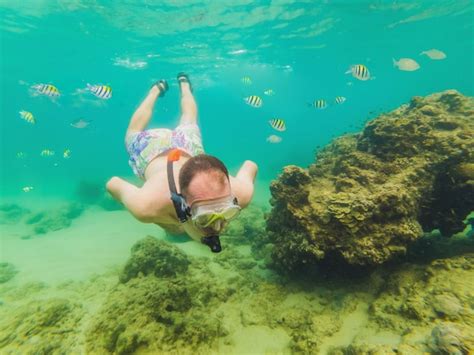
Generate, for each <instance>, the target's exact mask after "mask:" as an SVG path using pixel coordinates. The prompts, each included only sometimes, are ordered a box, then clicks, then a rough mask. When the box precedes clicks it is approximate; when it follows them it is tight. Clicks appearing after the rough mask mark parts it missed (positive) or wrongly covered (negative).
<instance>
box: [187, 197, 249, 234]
mask: <svg viewBox="0 0 474 355" xmlns="http://www.w3.org/2000/svg"><path fill="white" fill-rule="evenodd" d="M240 209H241V208H240V206H239V204H238V201H237V198H236V197H233V196H228V197H225V198H221V199H218V200H213V201H200V202H199V201H198V202H194V203H193V204H192V206H191V219H192V221H193V223H194V224H195V225H196V226H198V227H200V228H208V227H212V226H213V225H214V224H215V223H217V222H228V221H230V220H231V219H234V218H235V217H237V216H238V215H239V213H240ZM217 224H220V223H217Z"/></svg>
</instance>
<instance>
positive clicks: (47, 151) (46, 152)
mask: <svg viewBox="0 0 474 355" xmlns="http://www.w3.org/2000/svg"><path fill="white" fill-rule="evenodd" d="M53 155H54V150H50V149H43V150H42V151H41V156H42V157H51V156H53Z"/></svg>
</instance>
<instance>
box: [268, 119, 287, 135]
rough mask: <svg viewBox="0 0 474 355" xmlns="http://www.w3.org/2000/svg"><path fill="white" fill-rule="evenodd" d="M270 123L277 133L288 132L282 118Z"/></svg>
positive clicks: (272, 120)
mask: <svg viewBox="0 0 474 355" xmlns="http://www.w3.org/2000/svg"><path fill="white" fill-rule="evenodd" d="M268 123H270V126H272V127H273V128H274V129H276V130H277V131H280V132H283V131H286V124H285V121H284V120H282V119H281V118H273V119H271V120H270V121H268Z"/></svg>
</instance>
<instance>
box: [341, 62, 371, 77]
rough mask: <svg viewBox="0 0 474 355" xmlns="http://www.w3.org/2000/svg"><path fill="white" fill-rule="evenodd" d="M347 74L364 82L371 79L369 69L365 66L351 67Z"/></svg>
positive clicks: (356, 65)
mask: <svg viewBox="0 0 474 355" xmlns="http://www.w3.org/2000/svg"><path fill="white" fill-rule="evenodd" d="M346 74H352V76H353V77H354V78H356V79H359V80H362V81H365V80H369V79H370V72H369V69H368V68H367V67H366V66H365V65H364V64H355V65H351V67H350V68H349V70H348V71H346Z"/></svg>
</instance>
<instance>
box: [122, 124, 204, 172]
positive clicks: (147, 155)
mask: <svg viewBox="0 0 474 355" xmlns="http://www.w3.org/2000/svg"><path fill="white" fill-rule="evenodd" d="M125 145H126V147H127V152H128V154H129V156H130V159H129V160H128V163H129V165H130V167H131V168H132V169H133V172H134V173H135V175H137V176H138V177H140V178H142V179H144V177H145V170H146V168H147V166H148V164H150V162H151V161H152V160H153V159H155V158H156V157H157V156H158V155H160V154H161V153H164V152H166V151H168V150H170V149H174V148H179V149H180V150H182V151H183V152H185V153H187V154H189V155H190V156H195V155H198V154H202V153H204V148H203V146H202V139H201V131H200V130H199V126H198V125H197V124H194V123H187V124H182V125H179V126H178V127H176V128H175V129H174V130H173V131H172V130H170V129H167V128H157V129H149V130H146V131H142V132H135V133H131V134H129V135H127V137H125Z"/></svg>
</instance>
